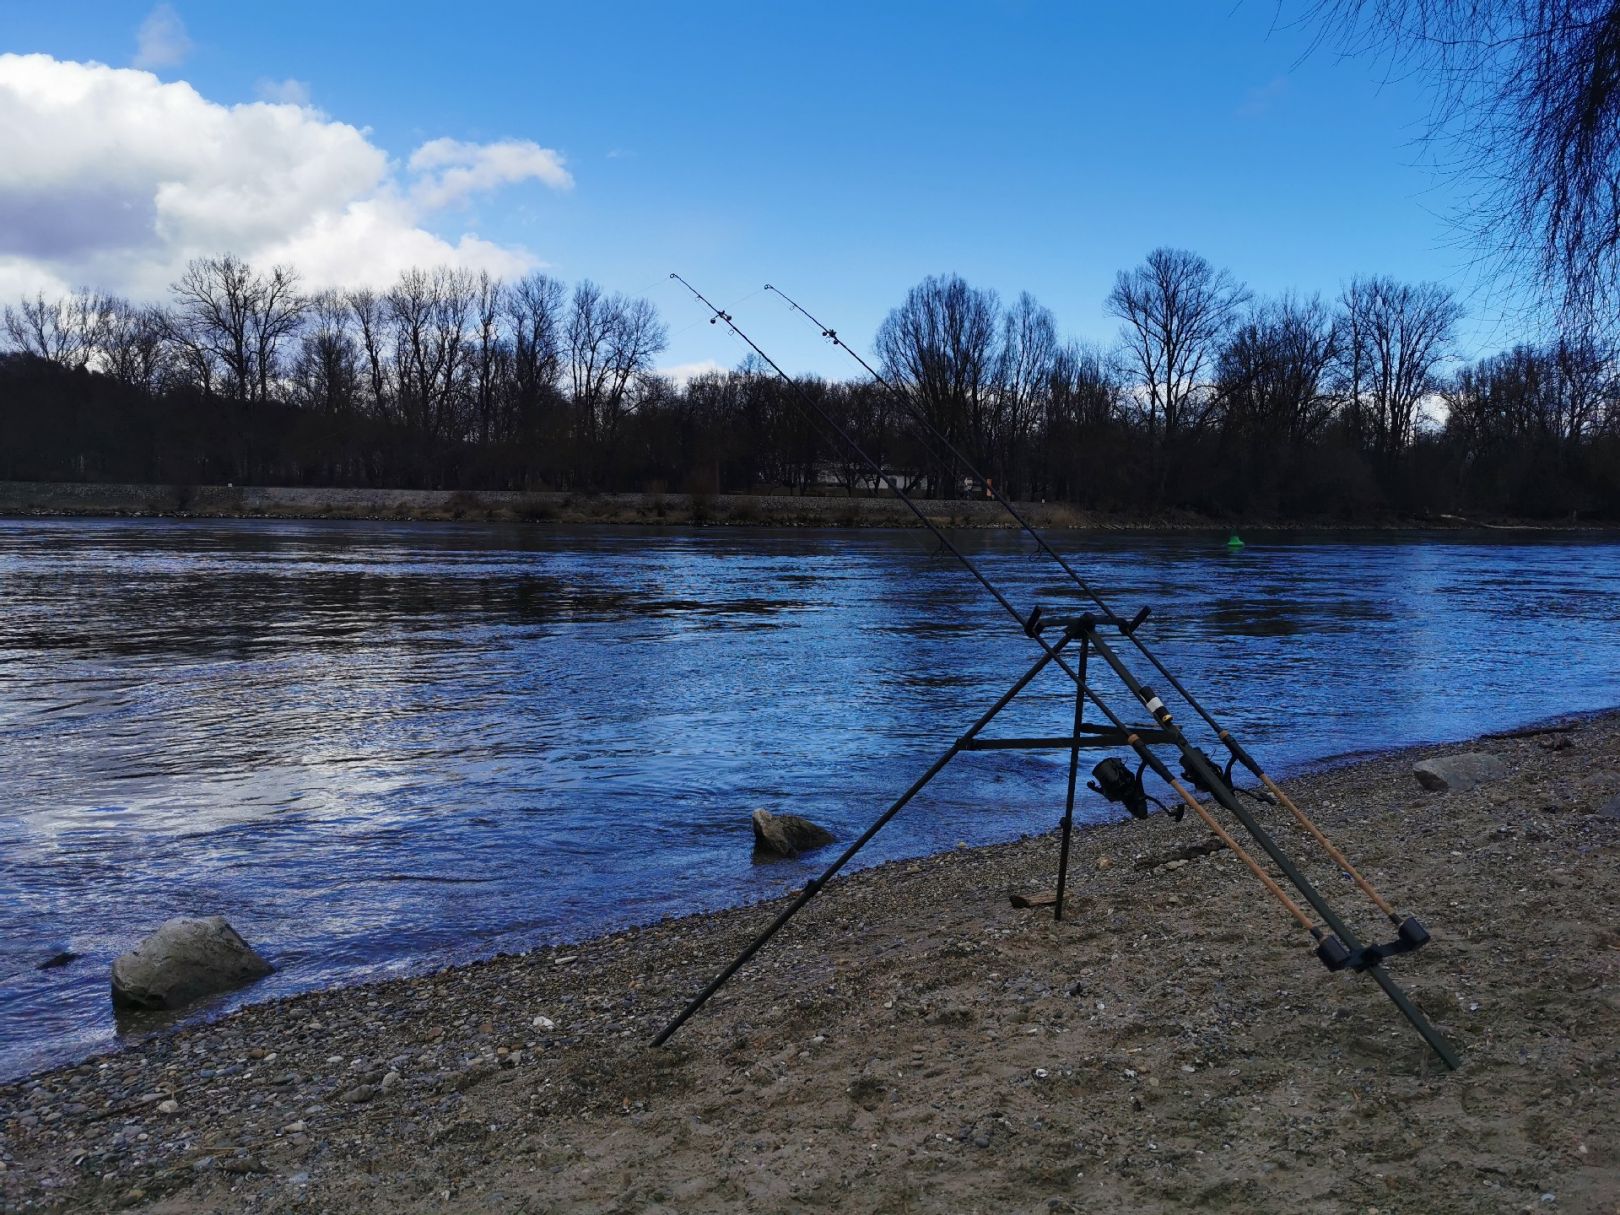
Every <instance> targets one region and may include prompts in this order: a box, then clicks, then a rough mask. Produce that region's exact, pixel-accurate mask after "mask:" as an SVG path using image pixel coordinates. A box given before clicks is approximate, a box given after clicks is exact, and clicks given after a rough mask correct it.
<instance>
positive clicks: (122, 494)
mask: <svg viewBox="0 0 1620 1215" xmlns="http://www.w3.org/2000/svg"><path fill="white" fill-rule="evenodd" d="M916 501H917V505H918V507H919V508H920V509H921V510H922V511H923V513H924V514H925V515H926V516H927V517H928V519H929V521H930V522H932V523H934V524H936V525H938V526H940V527H948V528H983V529H1003V528H1008V527H1013V526H1016V525H1015V524H1014V523H1013V522H1012V520H1011V519H1010V517H1009V516H1008V515H1007V514H1006V512H1005V511H1003V510H1002V508H1001V507H1000V506H999V505H998V504H996V503H994V502H985V501H980V500H972V499H966V498H961V499H949V500H935V499H917V500H916ZM1016 505H1017V507H1018V509H1019V511H1020V513H1022V514H1024V516H1025V518H1026V519H1028V520H1029V522H1030V523H1031V524H1032V525H1033V526H1035V527H1038V528H1043V529H1053V530H1078V531H1100V532H1134V531H1144V532H1193V531H1209V532H1229V531H1231V530H1233V529H1234V528H1236V529H1238V530H1241V531H1250V532H1256V533H1265V532H1279V531H1313V532H1320V531H1332V532H1392V531H1455V532H1470V531H1503V532H1533V533H1558V534H1599V535H1608V534H1615V533H1620V522H1609V521H1596V522H1573V523H1571V522H1550V521H1547V520H1488V519H1467V518H1464V517H1462V516H1459V515H1432V516H1427V517H1422V518H1406V517H1400V516H1386V517H1379V518H1373V519H1364V520H1357V521H1353V522H1346V521H1344V520H1335V519H1284V520H1277V519H1215V518H1208V517H1205V516H1201V515H1195V514H1192V513H1190V512H1185V511H1167V512H1164V513H1163V514H1160V515H1154V516H1138V515H1119V514H1112V513H1108V512H1099V511H1087V510H1082V509H1080V508H1078V507H1073V506H1070V505H1068V504H1066V503H1047V502H1019V503H1016ZM0 518H179V519H351V520H366V521H373V522H375V521H388V522H480V523H502V522H504V523H564V524H601V525H605V526H653V527H656V526H703V527H709V526H718V527H725V526H730V527H794V528H798V527H840V528H865V527H912V528H914V527H919V526H921V524H919V523H918V521H917V519H916V517H915V516H914V515H913V514H912V513H911V511H910V510H908V509H907V507H906V506H905V504H904V503H902V502H901V501H899V500H898V499H896V498H893V497H889V496H876V497H859V496H858V497H847V496H843V495H840V494H826V495H819V494H813V495H803V496H799V495H791V494H695V495H694V494H684V493H639V494H638V493H600V494H587V493H565V492H552V491H532V492H529V491H518V490H406V489H347V488H330V489H328V488H320V487H311V486H281V487H276V486H231V485H139V484H102V483H96V482H39V481H0Z"/></svg>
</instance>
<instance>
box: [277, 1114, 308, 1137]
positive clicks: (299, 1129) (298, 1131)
mask: <svg viewBox="0 0 1620 1215" xmlns="http://www.w3.org/2000/svg"><path fill="white" fill-rule="evenodd" d="M281 1129H282V1130H284V1131H286V1132H287V1134H289V1135H302V1134H303V1133H304V1120H303V1119H302V1118H300V1119H298V1120H297V1121H296V1122H289V1123H288V1124H287V1125H286V1126H284V1127H282V1128H281Z"/></svg>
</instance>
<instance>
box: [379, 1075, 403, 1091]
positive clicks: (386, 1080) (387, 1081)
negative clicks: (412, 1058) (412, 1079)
mask: <svg viewBox="0 0 1620 1215" xmlns="http://www.w3.org/2000/svg"><path fill="white" fill-rule="evenodd" d="M398 1083H399V1073H398V1072H389V1073H388V1074H387V1075H386V1076H384V1077H383V1078H382V1084H381V1085H380V1087H381V1088H382V1091H383V1092H385V1093H386V1092H387V1091H388V1090H389V1089H391V1088H393V1087H394V1085H396V1084H398Z"/></svg>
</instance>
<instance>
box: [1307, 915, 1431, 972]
mask: <svg viewBox="0 0 1620 1215" xmlns="http://www.w3.org/2000/svg"><path fill="white" fill-rule="evenodd" d="M1396 933H1397V935H1396V938H1395V939H1394V940H1393V941H1385V942H1384V943H1383V944H1381V945H1363V946H1362V947H1361V948H1360V949H1358V950H1356V951H1355V952H1353V953H1352V952H1351V951H1350V950H1348V949H1346V948H1345V947H1344V942H1343V941H1341V940H1339V938H1338V937H1336V936H1333V935H1329V936H1326V937H1323V938H1322V943H1321V944H1320V945H1318V946H1317V947H1316V956H1317V957H1318V958H1320V959H1321V960H1322V965H1323V966H1326V967H1327V968H1328V969H1329V970H1371V969H1372V968H1373V967H1374V966H1377V965H1378V963H1380V962H1382V961H1383V960H1384V959H1385V958H1393V957H1396V956H1398V955H1400V954H1403V953H1413V952H1415V951H1416V950H1419V949H1422V948H1423V947H1424V946H1425V945H1427V944H1428V943H1429V930H1428V929H1427V928H1425V927H1423V925H1422V924H1421V923H1420V922H1419V921H1418V919H1417V917H1416V916H1407V917H1406V919H1404V920H1402V921H1401V926H1400V928H1399V929H1397V930H1396Z"/></svg>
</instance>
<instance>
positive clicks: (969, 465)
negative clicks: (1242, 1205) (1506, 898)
mask: <svg viewBox="0 0 1620 1215" xmlns="http://www.w3.org/2000/svg"><path fill="white" fill-rule="evenodd" d="M764 290H766V291H769V292H771V293H772V294H774V295H776V296H779V297H780V298H781V300H782V301H783V303H785V304H786V305H787V306H788V307H789V308H790V309H791V310H793V311H794V312H797V313H798V314H799V315H800V316H802V317H804V319H805V320H806V321H808V322H809V323H810V324H811V325H813V326H814V327H815V328H816V329H817V330H819V331H820V333H821V336H822V337H824V338H826V339H827V340H828V341H829V342H831V343H832V344H833V345H834V346H836V347H837V348H838V349H840V350H842V351H844V353H845V354H847V355H849V357H850V358H852V359H854V360H855V362H857V363H858V364H860V366H861V367H862V368H863V369H864V370H865V371H866V373H867V374H868V375H870V376H871V377H872V379H873V380H874V381H875V382H876V383H877V384H879V385H881V386H882V387H883V389H884V390H885V391H886V392H888V393H889V395H890V397H891V398H893V399H894V400H895V401H896V402H898V403H899V405H900V406H901V408H902V409H904V410H905V411H906V413H907V415H908V416H909V417H910V418H911V420H912V422H913V424H914V425H915V426H917V427H918V428H919V429H920V430H921V431H922V432H923V440H924V443H925V445H928V444H930V443H932V444H937V445H938V446H939V448H941V449H943V450H944V451H945V452H948V453H949V454H950V456H951V458H952V459H954V460H955V461H956V462H957V464H958V465H959V466H960V467H961V468H962V469H964V470H965V471H966V472H967V473H968V475H969V476H970V477H972V478H973V479H974V480H975V481H976V482H977V483H979V484H981V485H983V486H984V488H985V492H987V493H988V494H989V495H990V496H991V497H992V498H993V499H994V500H995V501H996V503H997V504H999V505H1000V506H1001V508H1002V509H1003V510H1005V511H1006V512H1007V514H1008V515H1010V516H1011V517H1012V519H1013V521H1014V522H1015V523H1016V524H1017V525H1018V527H1019V528H1020V529H1021V530H1022V531H1023V532H1024V534H1026V535H1027V536H1029V537H1030V539H1032V540H1033V541H1034V542H1035V544H1036V545H1037V546H1038V547H1039V548H1040V550H1041V551H1042V552H1043V553H1045V554H1046V555H1047V556H1048V557H1050V558H1051V559H1052V560H1053V561H1054V562H1056V563H1057V565H1058V566H1059V568H1061V569H1062V570H1063V572H1064V573H1065V574H1066V575H1067V576H1068V577H1069V579H1070V580H1071V581H1072V582H1073V583H1074V584H1075V586H1077V587H1078V588H1079V589H1080V591H1081V593H1082V594H1084V595H1085V596H1086V597H1087V598H1088V599H1090V600H1091V602H1092V603H1093V604H1095V605H1096V606H1097V608H1098V609H1099V610H1100V611H1101V612H1103V613H1104V614H1105V615H1106V616H1108V617H1109V618H1114V614H1113V612H1112V611H1111V610H1110V609H1109V607H1108V604H1107V603H1106V602H1104V600H1103V598H1102V596H1101V595H1100V594H1099V593H1098V592H1097V591H1096V589H1095V588H1093V587H1092V585H1091V584H1090V583H1089V582H1087V581H1086V579H1085V578H1084V577H1082V576H1081V574H1080V572H1079V571H1078V570H1076V569H1075V568H1074V567H1073V566H1072V565H1070V564H1069V562H1068V560H1067V559H1066V558H1065V557H1064V556H1063V554H1062V553H1060V552H1058V551H1057V550H1056V549H1055V548H1053V547H1052V545H1051V544H1050V543H1049V542H1048V541H1047V539H1046V537H1045V536H1044V535H1042V534H1041V532H1040V530H1039V529H1038V528H1036V527H1035V526H1034V525H1033V524H1032V523H1030V522H1029V520H1028V519H1026V518H1025V517H1024V515H1023V514H1022V513H1021V512H1020V511H1019V510H1018V508H1017V507H1016V506H1015V505H1014V504H1013V503H1012V501H1011V500H1010V499H1008V498H1007V497H1006V496H1005V495H1004V494H1003V493H1002V492H1001V490H1000V489H999V488H997V487H996V485H995V483H994V482H993V481H992V480H991V478H989V477H986V476H985V475H984V474H983V473H982V472H981V471H980V470H979V469H978V468H977V467H976V466H975V465H974V463H973V461H972V460H971V459H969V458H968V456H967V455H966V454H965V453H964V452H963V451H962V450H961V449H960V448H959V447H958V446H957V445H956V444H955V443H954V442H952V441H951V439H950V437H949V436H948V435H946V434H945V433H944V432H943V431H941V430H940V429H939V427H938V426H937V425H935V423H934V421H933V419H932V418H930V417H929V416H928V415H927V413H925V412H924V411H923V410H922V409H921V408H919V407H918V405H917V403H916V401H914V400H913V399H912V397H911V394H910V393H908V392H906V391H904V390H903V389H901V388H900V387H898V386H897V385H896V384H894V383H893V382H892V381H891V380H889V379H888V378H887V377H886V376H884V375H883V374H882V373H881V372H879V371H878V370H877V369H876V368H875V367H873V366H872V365H871V364H870V363H869V362H867V361H866V359H865V358H863V357H862V356H861V354H860V352H859V351H857V350H856V349H855V348H854V347H852V346H850V345H849V344H848V343H847V342H845V341H844V340H843V339H842V338H841V337H839V336H838V331H837V330H836V329H834V328H832V327H831V326H828V325H826V324H824V323H822V321H821V320H820V319H819V318H817V317H816V316H814V315H813V314H812V313H811V312H810V311H809V310H808V309H806V308H805V307H804V306H803V305H802V304H800V303H799V302H798V301H797V300H795V299H793V298H792V297H791V296H789V295H788V294H787V292H785V291H783V290H782V289H781V288H780V287H777V286H774V285H773V284H771V283H766V284H765V287H764ZM1122 631H1123V630H1122ZM1124 632H1125V636H1126V638H1127V639H1128V640H1129V641H1130V643H1131V644H1132V645H1134V646H1135V647H1136V649H1137V650H1138V651H1139V652H1140V653H1141V655H1142V657H1143V658H1145V659H1146V660H1147V661H1148V663H1149V664H1150V665H1151V666H1152V667H1153V669H1154V670H1156V671H1157V672H1158V673H1159V674H1160V675H1161V676H1162V677H1163V678H1164V680H1165V682H1166V683H1167V684H1168V685H1169V686H1170V687H1171V688H1172V689H1174V691H1175V692H1176V694H1177V695H1178V696H1180V697H1181V699H1182V700H1183V701H1185V702H1186V703H1187V705H1188V706H1189V707H1190V708H1192V710H1193V711H1194V712H1195V713H1197V714H1198V716H1200V717H1201V718H1203V719H1204V721H1205V722H1206V723H1207V724H1208V726H1209V728H1210V729H1211V730H1213V731H1214V732H1215V736H1216V738H1218V739H1219V740H1220V742H1221V744H1222V745H1223V746H1224V747H1225V748H1226V749H1227V751H1228V753H1229V754H1230V755H1231V757H1232V759H1233V760H1235V761H1236V762H1237V763H1240V764H1242V765H1243V766H1244V767H1245V768H1246V769H1248V771H1249V772H1250V773H1252V774H1253V775H1254V777H1255V779H1256V780H1258V781H1259V782H1260V783H1261V784H1262V785H1263V786H1264V787H1265V788H1266V790H1267V791H1268V792H1269V793H1270V794H1271V796H1272V797H1273V798H1275V799H1276V801H1277V802H1278V804H1279V805H1281V806H1282V807H1283V808H1284V809H1286V810H1287V811H1288V812H1289V814H1290V815H1292V816H1293V818H1294V821H1295V822H1297V823H1298V824H1299V826H1300V827H1301V828H1302V829H1303V830H1304V831H1305V832H1306V833H1307V834H1308V835H1310V837H1311V838H1312V839H1314V840H1315V841H1316V842H1317V844H1318V845H1320V846H1321V848H1322V849H1323V851H1325V852H1326V853H1327V854H1328V856H1329V857H1330V858H1331V859H1332V861H1333V863H1334V864H1335V865H1337V866H1338V867H1339V868H1340V869H1341V870H1343V871H1344V873H1345V874H1346V875H1347V876H1348V877H1349V878H1350V880H1351V881H1352V882H1354V883H1355V885H1356V887H1357V888H1358V889H1359V890H1360V891H1361V892H1362V893H1363V894H1364V895H1366V896H1367V898H1368V899H1369V900H1370V901H1371V902H1372V903H1373V905H1374V906H1376V907H1377V908H1378V909H1379V910H1380V911H1381V912H1383V913H1384V915H1385V916H1386V917H1388V919H1389V921H1390V923H1392V924H1394V925H1395V926H1396V927H1397V928H1399V927H1401V926H1402V925H1404V924H1406V923H1407V922H1408V921H1409V920H1410V918H1411V917H1409V916H1405V915H1403V914H1401V913H1400V912H1398V911H1397V910H1396V909H1395V908H1394V906H1392V905H1391V904H1390V903H1389V901H1388V900H1386V899H1385V898H1384V896H1383V895H1382V894H1380V893H1379V892H1378V890H1377V889H1376V888H1374V886H1373V885H1372V883H1371V882H1369V881H1368V880H1367V879H1366V878H1365V877H1363V876H1362V874H1361V872H1360V871H1359V870H1358V869H1357V868H1356V867H1355V866H1354V865H1353V864H1351V863H1350V860H1349V858H1348V857H1346V856H1345V855H1344V853H1343V852H1342V851H1341V850H1340V849H1339V848H1338V847H1337V846H1336V845H1335V844H1334V843H1333V841H1332V840H1330V839H1329V838H1328V837H1327V834H1326V833H1325V832H1324V831H1323V830H1322V829H1321V827H1320V826H1318V825H1317V823H1316V822H1315V821H1314V820H1313V819H1312V818H1311V817H1310V816H1309V815H1307V814H1306V813H1305V811H1303V810H1302V809H1300V807H1299V806H1298V805H1296V804H1295V802H1294V800H1293V798H1291V797H1289V796H1288V794H1286V793H1285V792H1283V790H1282V789H1281V787H1279V786H1278V784H1277V782H1276V781H1274V780H1273V779H1272V778H1271V776H1270V774H1269V773H1267V772H1266V770H1265V769H1264V768H1263V767H1261V765H1260V762H1259V761H1258V760H1257V759H1255V758H1254V757H1253V756H1252V755H1251V754H1250V753H1249V752H1248V750H1247V749H1245V748H1244V746H1243V745H1242V744H1241V743H1239V742H1238V740H1237V739H1236V738H1235V737H1233V736H1232V734H1231V732H1230V731H1228V730H1227V729H1226V728H1225V727H1224V726H1223V725H1221V723H1220V722H1219V721H1217V720H1216V718H1215V715H1214V714H1213V713H1211V712H1210V711H1209V710H1208V709H1206V708H1205V707H1204V705H1203V704H1202V703H1201V702H1200V701H1199V700H1198V698H1197V697H1196V696H1194V695H1193V694H1192V692H1190V691H1189V690H1188V689H1187V687H1186V686H1185V685H1184V684H1183V683H1182V682H1181V680H1179V679H1177V678H1176V676H1175V675H1174V674H1173V673H1172V672H1171V670H1170V669H1169V667H1167V666H1166V665H1165V664H1164V662H1163V661H1162V660H1161V659H1160V658H1159V656H1158V655H1157V654H1156V653H1154V651H1153V649H1152V648H1151V647H1150V646H1149V645H1148V644H1147V642H1146V641H1145V640H1144V639H1143V638H1142V637H1140V636H1139V635H1138V633H1137V630H1136V629H1130V630H1129V631H1124ZM1231 774H1232V764H1231V763H1228V764H1227V765H1226V768H1225V770H1224V771H1223V772H1222V774H1221V775H1222V777H1223V779H1224V780H1225V781H1226V782H1227V783H1228V784H1230V783H1231V779H1232V775H1231ZM1189 775H1190V773H1189Z"/></svg>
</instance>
